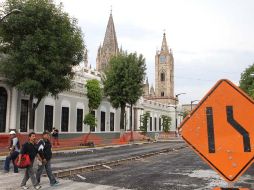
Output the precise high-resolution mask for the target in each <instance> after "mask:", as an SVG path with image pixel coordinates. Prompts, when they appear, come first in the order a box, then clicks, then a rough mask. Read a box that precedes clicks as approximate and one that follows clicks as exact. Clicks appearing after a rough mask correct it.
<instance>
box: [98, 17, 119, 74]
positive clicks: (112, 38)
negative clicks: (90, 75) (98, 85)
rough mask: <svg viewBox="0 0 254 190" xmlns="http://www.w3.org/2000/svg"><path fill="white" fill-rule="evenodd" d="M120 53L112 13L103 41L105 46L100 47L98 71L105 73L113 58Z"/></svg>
mask: <svg viewBox="0 0 254 190" xmlns="http://www.w3.org/2000/svg"><path fill="white" fill-rule="evenodd" d="M118 53H119V49H118V43H117V37H116V31H115V26H114V21H113V16H112V13H110V16H109V20H108V25H107V29H106V33H105V37H104V41H103V45H102V46H101V45H100V46H99V48H98V52H97V58H96V69H97V71H99V72H103V71H104V70H105V68H106V67H107V65H108V63H109V60H110V58H111V57H112V56H114V55H117V54H118Z"/></svg>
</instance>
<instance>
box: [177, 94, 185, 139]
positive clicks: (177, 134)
mask: <svg viewBox="0 0 254 190" xmlns="http://www.w3.org/2000/svg"><path fill="white" fill-rule="evenodd" d="M182 94H186V93H179V94H176V97H175V127H176V136H178V128H177V106H176V102H177V100H178V96H180V95H182Z"/></svg>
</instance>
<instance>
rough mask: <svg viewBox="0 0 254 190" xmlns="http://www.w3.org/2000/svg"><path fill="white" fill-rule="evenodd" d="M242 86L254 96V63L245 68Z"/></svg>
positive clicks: (241, 80)
mask: <svg viewBox="0 0 254 190" xmlns="http://www.w3.org/2000/svg"><path fill="white" fill-rule="evenodd" d="M239 83H240V88H241V89H242V90H243V91H244V92H246V93H247V94H248V95H249V96H250V97H252V98H254V64H252V65H251V66H249V67H248V68H246V69H245V71H244V72H243V73H242V74H241V79H240V82H239Z"/></svg>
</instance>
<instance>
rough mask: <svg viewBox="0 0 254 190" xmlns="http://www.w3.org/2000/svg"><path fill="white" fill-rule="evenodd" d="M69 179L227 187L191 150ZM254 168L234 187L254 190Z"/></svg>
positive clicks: (147, 186) (163, 188)
mask: <svg viewBox="0 0 254 190" xmlns="http://www.w3.org/2000/svg"><path fill="white" fill-rule="evenodd" d="M81 176H82V177H84V179H82V178H81V177H78V176H72V177H71V178H69V179H72V180H74V181H79V182H82V181H83V182H88V183H94V184H103V185H111V186H117V187H120V188H128V189H136V190H208V189H209V190H211V189H213V188H214V187H217V186H219V187H227V186H228V183H226V182H225V181H224V180H223V179H222V178H221V177H220V176H219V175H218V174H217V173H216V172H214V171H213V170H211V169H210V167H209V166H208V165H207V164H205V163H204V162H203V160H202V159H201V158H199V157H198V156H197V155H196V154H195V153H194V152H193V151H192V150H190V149H189V148H185V149H181V150H178V151H174V152H169V153H163V154H160V155H157V156H153V157H149V158H146V159H140V160H138V161H132V162H129V163H127V164H123V165H120V166H117V167H113V168H111V169H110V168H108V169H107V168H105V169H104V170H100V171H94V172H89V173H84V174H82V175H81ZM253 177H254V167H251V168H249V169H248V170H247V171H246V173H245V174H244V175H243V176H242V177H240V179H239V181H238V182H237V183H235V184H234V187H248V188H250V189H254V178H253Z"/></svg>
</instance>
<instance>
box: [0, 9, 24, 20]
mask: <svg viewBox="0 0 254 190" xmlns="http://www.w3.org/2000/svg"><path fill="white" fill-rule="evenodd" d="M21 12H22V11H21V10H19V9H12V10H11V11H10V12H8V13H7V14H6V15H4V16H3V17H2V18H0V23H1V22H2V21H3V20H4V19H5V18H6V17H8V16H9V15H11V14H13V13H21Z"/></svg>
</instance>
